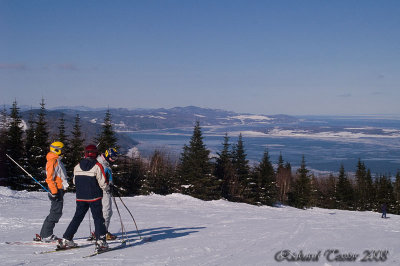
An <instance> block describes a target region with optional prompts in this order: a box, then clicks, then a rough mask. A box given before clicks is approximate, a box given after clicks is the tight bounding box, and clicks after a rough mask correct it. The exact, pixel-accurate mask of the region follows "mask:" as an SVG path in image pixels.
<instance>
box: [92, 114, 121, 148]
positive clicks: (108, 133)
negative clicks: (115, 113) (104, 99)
mask: <svg viewBox="0 0 400 266" xmlns="http://www.w3.org/2000/svg"><path fill="white" fill-rule="evenodd" d="M95 142H96V144H98V146H97V149H98V150H99V152H100V153H103V152H104V151H105V150H107V149H108V148H112V147H116V146H117V137H116V134H115V132H114V131H113V128H112V123H111V113H110V110H109V109H107V112H106V114H105V117H104V123H103V130H102V132H100V134H99V135H98V136H97V138H96V139H95Z"/></svg>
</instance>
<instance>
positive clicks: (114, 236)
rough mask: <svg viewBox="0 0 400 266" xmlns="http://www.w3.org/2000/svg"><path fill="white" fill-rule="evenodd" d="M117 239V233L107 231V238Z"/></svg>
mask: <svg viewBox="0 0 400 266" xmlns="http://www.w3.org/2000/svg"><path fill="white" fill-rule="evenodd" d="M115 239H117V236H116V235H113V234H111V233H110V232H107V234H106V240H115Z"/></svg>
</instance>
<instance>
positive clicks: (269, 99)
mask: <svg viewBox="0 0 400 266" xmlns="http://www.w3.org/2000/svg"><path fill="white" fill-rule="evenodd" d="M399 14H400V1H386V0H384V1H368V0H359V1H354V0H343V1H340V0H337V1H312V0H307V1H295V0H293V1H285V0H276V1H268V0H265V1H261V0H260V1H255V0H254V1H253V0H251V1H245V0H243V1H234V0H229V1H223V0H214V1H207V0H203V1H191V0H181V1H172V0H165V1H161V0H160V1H151V0H150V1H144V0H143V1H133V0H132V1H120V0H117V1H101V0H96V1H50V0H37V1H29V0H26V1H22V0H0V95H1V97H0V104H11V103H12V101H13V100H14V99H16V100H17V102H18V104H19V105H32V106H34V107H36V106H39V102H40V101H41V98H42V97H44V99H45V101H46V104H47V107H55V106H65V105H68V106H77V105H85V106H89V107H107V106H109V107H126V108H156V107H166V108H169V107H175V106H187V105H196V106H201V107H210V108H220V109H226V110H232V111H237V112H249V113H257V114H278V113H284V114H293V115H304V114H315V115H318V114H332V115H334V114H399V113H400V107H399V106H400V105H399V100H400V71H399V70H400V15H399Z"/></svg>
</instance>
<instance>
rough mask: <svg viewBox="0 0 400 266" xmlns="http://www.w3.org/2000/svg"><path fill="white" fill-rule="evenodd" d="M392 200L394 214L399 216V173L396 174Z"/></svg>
mask: <svg viewBox="0 0 400 266" xmlns="http://www.w3.org/2000/svg"><path fill="white" fill-rule="evenodd" d="M393 191H394V200H395V208H394V213H395V214H400V171H397V173H396V179H395V182H394V188H393Z"/></svg>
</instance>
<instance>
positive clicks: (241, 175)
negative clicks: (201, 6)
mask: <svg viewBox="0 0 400 266" xmlns="http://www.w3.org/2000/svg"><path fill="white" fill-rule="evenodd" d="M48 123H49V121H47V117H46V108H45V102H44V100H43V99H42V102H41V108H40V111H39V112H36V113H35V114H34V113H33V112H32V113H31V115H30V116H29V120H28V121H27V122H26V124H25V126H23V123H22V118H21V115H20V109H19V107H18V105H17V102H16V101H14V102H13V104H12V107H11V108H10V110H6V109H5V108H3V110H2V111H1V112H0V185H2V186H8V187H10V188H12V189H15V190H41V187H40V186H39V185H38V184H37V183H36V182H34V180H33V179H32V178H30V177H29V176H27V175H26V174H25V173H24V172H23V171H22V170H21V169H20V168H19V167H17V166H16V165H15V164H14V163H13V162H12V161H11V160H9V159H8V158H7V156H6V154H8V155H9V156H10V157H11V158H13V159H14V160H15V161H16V162H18V163H19V164H20V165H21V166H22V167H23V168H24V169H25V170H26V171H27V172H29V173H30V174H31V175H32V176H34V177H35V179H37V180H38V181H39V182H40V183H41V184H42V185H46V184H45V181H44V180H45V175H46V174H45V165H46V154H47V153H48V152H49V145H50V143H51V142H53V141H61V142H63V143H64V145H65V147H64V149H63V162H64V165H65V166H66V169H67V172H68V175H69V176H70V177H72V174H73V173H72V171H73V168H74V166H75V165H76V164H77V163H78V162H79V161H80V160H81V159H82V157H83V151H84V143H88V142H92V143H93V144H96V145H98V149H99V152H103V151H105V150H106V149H107V148H109V147H116V148H117V149H119V147H117V140H118V139H117V134H116V133H115V131H114V130H113V126H112V114H111V113H110V111H109V110H107V111H106V112H105V115H104V122H103V125H102V130H101V132H100V133H99V134H97V135H96V136H93V137H92V139H90V140H88V139H86V140H85V139H84V137H83V136H86V135H87V134H85V132H82V128H81V124H80V116H79V114H77V115H76V117H75V121H74V126H73V129H72V131H71V132H68V134H67V132H66V128H65V120H64V116H63V115H62V114H61V115H60V117H59V119H58V121H51V123H53V124H54V123H58V133H57V135H56V136H52V139H50V137H49V130H48ZM221 143H222V149H221V150H220V151H218V152H217V156H215V157H212V158H211V157H210V150H208V149H207V147H206V146H205V144H204V142H203V136H202V130H201V126H200V123H199V122H198V121H197V122H195V125H194V128H193V135H192V137H191V139H190V141H189V143H187V144H185V145H184V147H183V149H182V152H181V154H180V157H179V160H178V161H176V160H173V159H172V158H171V156H170V155H169V154H168V151H165V150H155V151H154V152H153V153H152V154H151V156H149V157H146V158H142V157H140V156H138V157H128V156H126V155H120V157H119V159H118V161H117V162H116V163H115V164H114V165H113V166H112V168H113V179H114V183H115V187H116V190H115V192H114V193H118V195H122V196H135V195H148V194H151V193H155V194H160V195H167V194H171V193H183V194H187V195H190V196H193V197H196V198H199V199H202V200H217V199H225V200H228V201H235V202H244V203H248V204H254V205H260V206H261V205H268V206H277V205H279V204H285V205H289V206H293V207H296V208H310V207H321V208H329V209H344V210H359V211H366V210H369V211H380V210H381V206H382V204H386V205H387V209H388V212H389V213H394V214H400V206H399V202H400V172H397V174H396V176H395V177H391V176H386V175H376V176H372V174H371V171H370V170H369V169H368V168H367V166H366V165H365V163H364V162H362V161H361V160H359V161H358V163H357V166H356V172H355V174H352V175H351V176H350V175H349V174H348V173H346V171H345V169H344V167H343V166H341V167H340V169H338V174H333V173H331V174H328V175H326V176H318V177H316V176H314V174H313V173H312V172H311V171H309V170H308V169H307V164H306V158H304V156H303V158H302V163H301V166H300V167H299V168H298V169H297V170H296V171H294V170H292V167H291V164H290V162H287V161H284V159H283V156H282V154H281V155H280V156H279V158H278V164H277V165H276V166H275V167H274V165H273V164H272V162H271V159H270V157H269V154H268V150H265V151H264V154H262V157H261V156H260V157H261V160H260V162H259V163H257V164H256V165H254V166H250V164H249V161H248V160H247V158H246V157H247V155H246V149H245V140H243V138H242V136H241V135H239V138H238V141H237V142H236V143H230V142H229V137H228V135H227V134H226V135H225V137H224V138H223V139H221ZM125 148H126V147H125ZM71 180H72V179H71ZM70 190H73V186H71V188H70Z"/></svg>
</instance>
